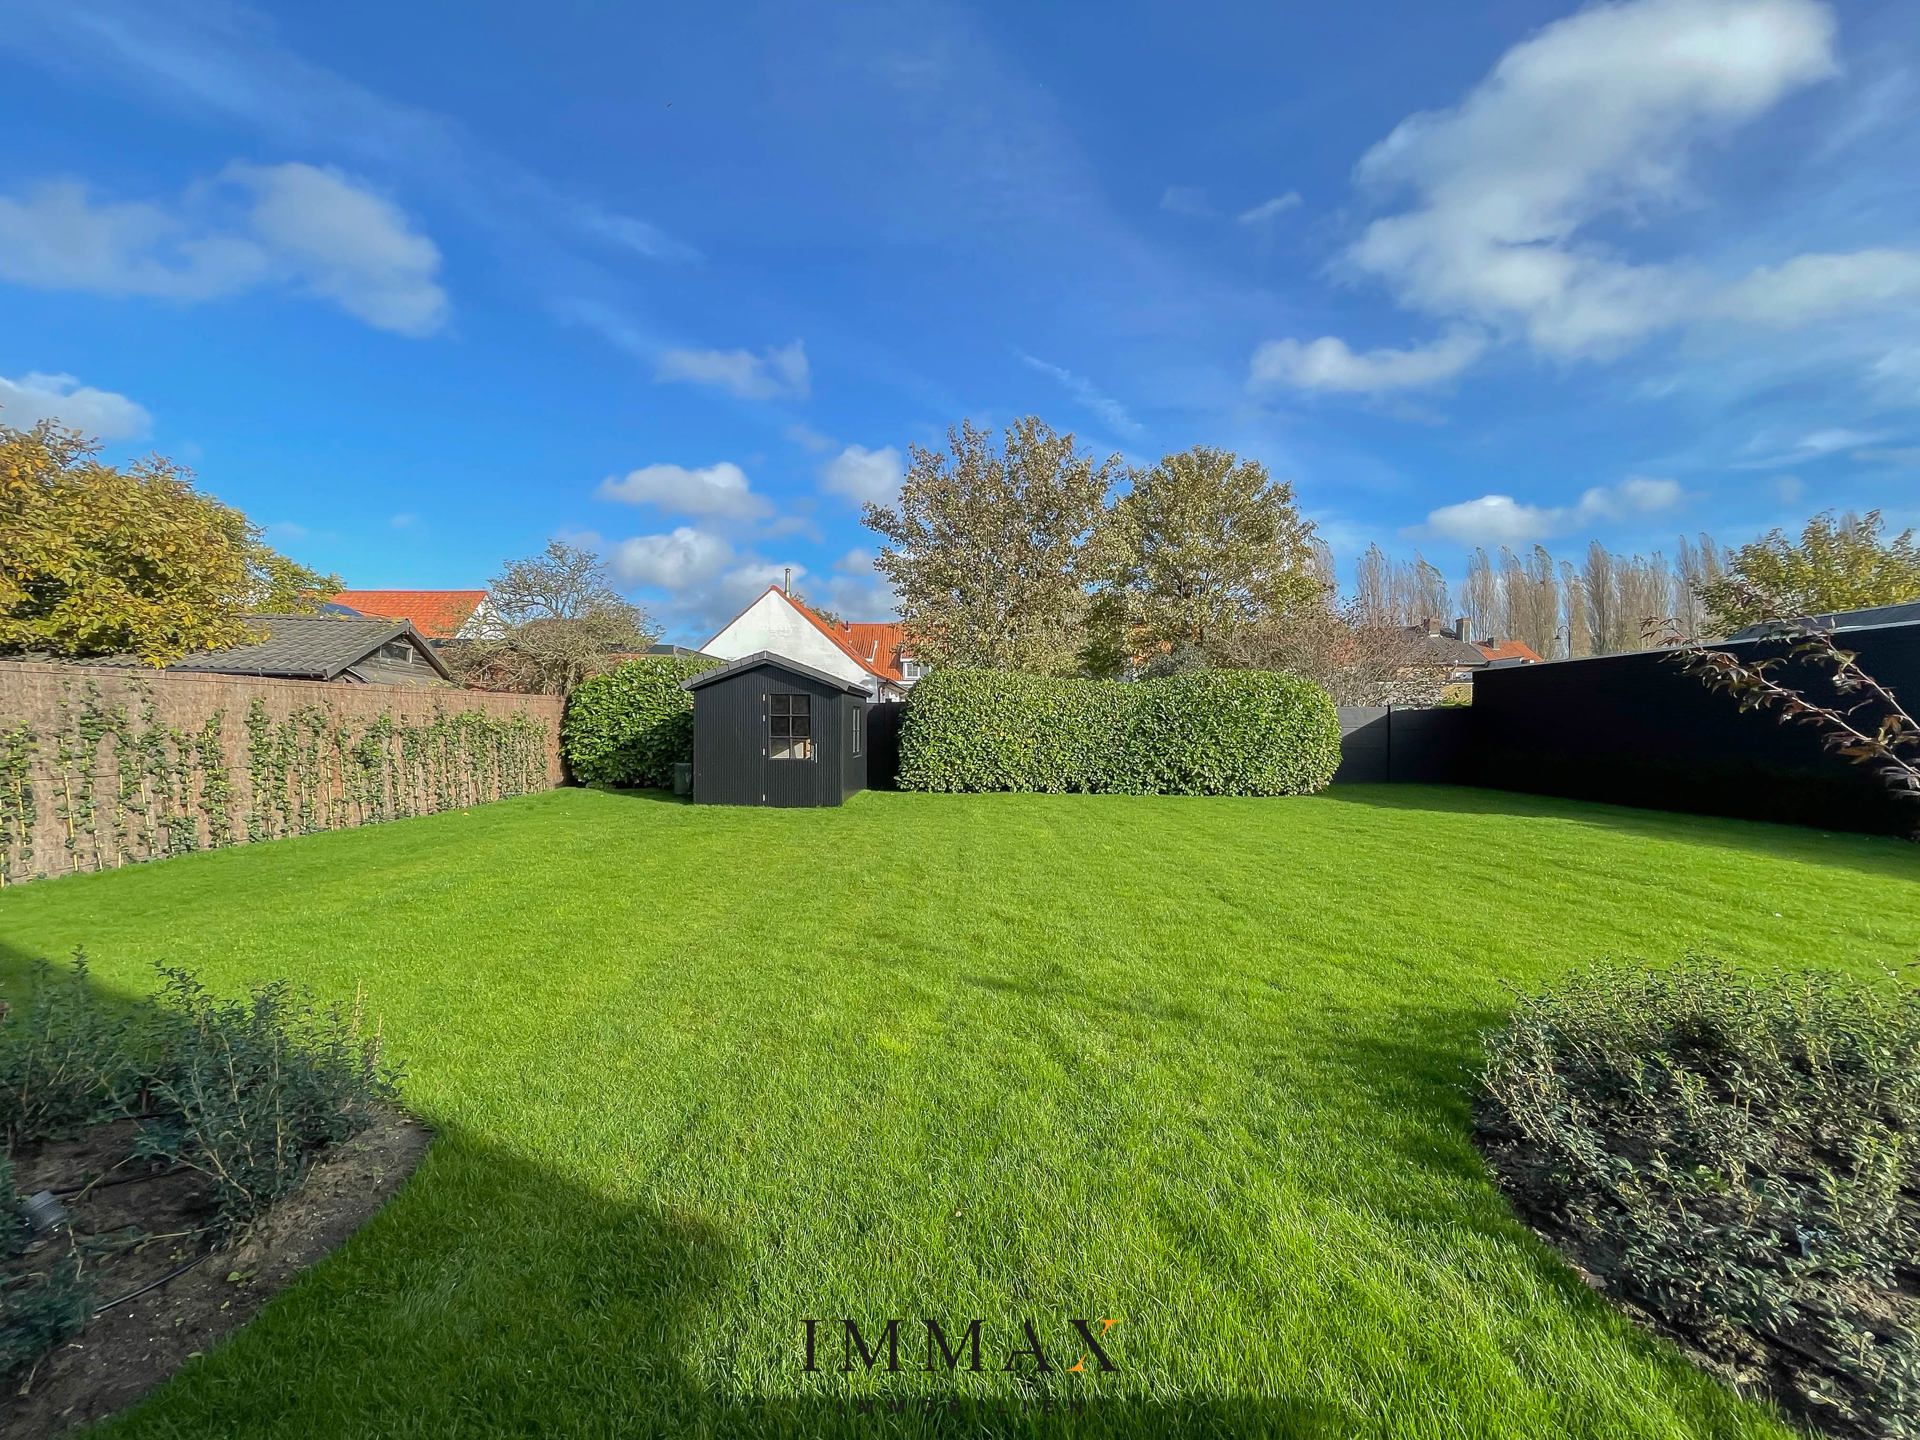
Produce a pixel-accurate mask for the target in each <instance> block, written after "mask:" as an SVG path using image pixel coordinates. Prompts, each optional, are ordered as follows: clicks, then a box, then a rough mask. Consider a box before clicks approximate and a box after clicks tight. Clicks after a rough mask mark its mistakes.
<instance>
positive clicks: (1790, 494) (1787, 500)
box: [1773, 475, 1807, 505]
mask: <svg viewBox="0 0 1920 1440" xmlns="http://www.w3.org/2000/svg"><path fill="white" fill-rule="evenodd" d="M1806 493H1807V486H1806V482H1805V481H1803V480H1802V479H1801V478H1800V477H1799V476H1798V475H1780V476H1776V477H1775V478H1774V482H1773V498H1774V499H1776V500H1778V501H1779V502H1780V503H1781V504H1782V505H1792V504H1795V503H1797V502H1798V501H1799V499H1800V497H1801V496H1802V495H1804V494H1806Z"/></svg>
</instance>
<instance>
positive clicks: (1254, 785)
mask: <svg viewBox="0 0 1920 1440" xmlns="http://www.w3.org/2000/svg"><path fill="white" fill-rule="evenodd" d="M1339 763H1340V723H1339V720H1338V718H1337V717H1336V715H1335V714H1334V708H1333V700H1332V698H1331V697H1330V696H1329V695H1328V694H1327V692H1326V691H1325V690H1322V689H1321V688H1320V687H1319V686H1318V685H1315V684H1314V683H1313V682H1312V681H1310V680H1303V679H1301V678H1300V677H1299V676H1297V675H1280V674H1274V673H1271V672H1268V671H1263V670H1200V671H1194V672H1192V673H1189V674H1184V675H1172V676H1168V677H1167V678H1165V679H1160V680H1141V681H1136V682H1131V683H1129V682H1124V681H1117V680H1054V679H1049V678H1047V677H1045V676H1040V675H1014V674H1008V673H1005V672H1002V671H995V670H935V671H934V672H933V673H932V674H930V675H928V676H926V677H925V678H924V679H922V680H920V681H919V682H918V683H917V684H916V685H915V686H914V687H913V695H912V697H911V698H910V699H909V700H908V701H907V708H906V713H905V714H904V715H903V716H902V717H901V729H900V788H901V789H903V790H1037V791H1048V792H1054V791H1068V790H1078V791H1092V792H1104V793H1117V794H1129V795H1306V794H1311V793H1312V792H1313V791H1316V790H1319V789H1322V788H1324V787H1325V785H1326V784H1327V782H1328V781H1329V780H1331V779H1332V778H1333V772H1334V769H1335V767H1336V766H1338V765H1339Z"/></svg>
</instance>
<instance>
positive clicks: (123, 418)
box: [0, 371, 153, 440]
mask: <svg viewBox="0 0 1920 1440" xmlns="http://www.w3.org/2000/svg"><path fill="white" fill-rule="evenodd" d="M42 420H55V421H58V422H59V423H60V424H62V425H65V426H66V427H67V428H68V429H71V430H78V431H80V432H81V433H82V434H85V435H91V436H92V437H93V438H94V439H96V440H137V439H139V438H140V437H141V436H142V435H145V434H146V433H147V429H148V427H149V426H150V425H152V423H153V417H152V416H151V415H149V414H148V413H147V411H146V407H145V406H142V405H137V404H135V403H134V402H133V401H131V400H129V399H128V398H127V397H126V396H124V395H121V394H118V393H116V392H115V391H112V390H96V389H94V387H93V386H91V385H82V384H81V383H80V382H79V381H78V380H77V379H75V378H74V377H73V376H71V375H43V374H40V373H39V372H37V371H36V372H31V373H29V374H26V375H22V376H21V377H20V378H19V379H18V380H9V379H7V378H6V377H5V376H4V375H0V424H4V425H11V426H12V427H13V428H14V429H16V430H26V429H30V428H31V427H32V426H34V425H36V424H38V423H39V422H40V421H42Z"/></svg>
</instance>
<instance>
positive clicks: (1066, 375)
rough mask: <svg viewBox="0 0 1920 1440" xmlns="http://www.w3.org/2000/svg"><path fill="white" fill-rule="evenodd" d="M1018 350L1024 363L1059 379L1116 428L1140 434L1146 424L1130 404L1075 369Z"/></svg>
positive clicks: (1125, 432) (1083, 402)
mask: <svg viewBox="0 0 1920 1440" xmlns="http://www.w3.org/2000/svg"><path fill="white" fill-rule="evenodd" d="M1018 353H1019V355H1020V363H1021V364H1023V365H1025V366H1027V367H1028V368H1029V369H1033V370H1038V371H1039V372H1040V373H1041V374H1042V375H1048V376H1051V377H1052V378H1053V379H1055V380H1057V381H1058V382H1059V383H1060V384H1061V385H1062V386H1064V387H1065V388H1066V390H1067V391H1068V393H1070V394H1071V395H1072V396H1073V397H1074V398H1075V399H1077V400H1078V401H1079V402H1080V403H1081V404H1082V405H1084V406H1085V407H1086V408H1087V409H1088V410H1090V411H1092V412H1093V413H1094V414H1095V415H1098V416H1099V417H1100V418H1101V419H1102V420H1104V421H1106V422H1107V424H1109V425H1111V426H1112V427H1113V428H1114V429H1115V430H1118V431H1120V432H1122V433H1123V434H1127V435H1138V434H1140V432H1141V430H1142V428H1143V427H1142V426H1141V424H1140V422H1139V421H1138V420H1135V419H1134V418H1133V416H1131V415H1129V414H1128V413H1127V407H1126V406H1124V405H1122V404H1121V403H1120V402H1119V401H1118V400H1116V399H1114V398H1113V397H1112V396H1111V395H1109V394H1107V393H1106V392H1105V391H1104V390H1102V389H1101V388H1100V387H1099V386H1098V385H1095V384H1094V383H1093V382H1092V381H1091V380H1089V379H1087V378H1086V377H1085V376H1084V375H1076V374H1074V373H1073V372H1072V371H1071V370H1068V369H1065V368H1063V367H1062V366H1059V365H1055V364H1052V363H1051V362H1049V361H1046V360H1042V359H1040V358H1039V357H1038V356H1036V355H1028V354H1026V353H1025V352H1024V351H1022V352H1018Z"/></svg>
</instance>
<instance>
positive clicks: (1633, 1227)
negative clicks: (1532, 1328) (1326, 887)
mask: <svg viewBox="0 0 1920 1440" xmlns="http://www.w3.org/2000/svg"><path fill="white" fill-rule="evenodd" d="M1478 1124H1479V1132H1480V1138H1481V1141H1482V1143H1483V1145H1484V1147H1485V1149H1486V1151H1487V1154H1488V1157H1489V1159H1490V1161H1491V1162H1492V1164H1493V1166H1494V1168H1495V1170H1496V1172H1497V1173H1498V1175H1499V1176H1500V1178H1501V1180H1502V1183H1503V1184H1504V1185H1505V1186H1506V1188H1507V1189H1508V1191H1509V1193H1510V1194H1511V1195H1512V1197H1513V1200H1514V1202H1515V1204H1516V1206H1517V1207H1518V1208H1519V1209H1520V1210H1521V1211H1522V1212H1523V1213H1524V1214H1525V1215H1526V1216H1527V1217H1528V1218H1529V1219H1530V1220H1532V1221H1533V1222H1534V1223H1535V1224H1536V1225H1537V1226H1538V1227H1539V1228H1540V1229H1541V1230H1542V1231H1543V1232H1544V1233H1545V1234H1546V1235H1547V1236H1548V1237H1549V1238H1550V1239H1553V1240H1554V1241H1555V1242H1556V1243H1558V1244H1560V1245H1561V1247H1562V1248H1563V1249H1565V1250H1566V1251H1567V1252H1568V1254H1569V1255H1570V1256H1571V1258H1573V1259H1574V1260H1575V1261H1576V1262H1577V1263H1578V1264H1579V1265H1580V1266H1581V1267H1582V1268H1583V1269H1585V1270H1586V1271H1588V1272H1589V1273H1590V1274H1592V1275H1594V1276H1595V1277H1597V1279H1598V1280H1599V1281H1600V1282H1601V1283H1602V1284H1603V1285H1604V1287H1605V1288H1606V1289H1607V1290H1608V1291H1609V1292H1611V1293H1613V1294H1614V1295H1616V1296H1617V1297H1618V1298H1620V1299H1621V1300H1622V1301H1624V1302H1626V1303H1628V1304H1630V1305H1631V1306H1634V1307H1637V1308H1638V1309H1639V1310H1641V1311H1642V1312H1644V1313H1645V1314H1647V1315H1649V1316H1650V1317H1652V1318H1653V1320H1654V1321H1656V1322H1657V1323H1658V1324H1660V1325H1661V1326H1663V1327H1664V1328H1665V1329H1667V1331H1668V1332H1669V1333H1671V1334H1672V1335H1674V1336H1675V1338H1677V1339H1679V1340H1680V1341H1681V1342H1682V1343H1683V1344H1685V1345H1687V1346H1688V1347H1690V1348H1691V1349H1692V1350H1693V1351H1694V1352H1695V1353H1696V1354H1698V1355H1700V1356H1701V1357H1703V1358H1704V1359H1705V1360H1707V1361H1708V1362H1709V1363H1710V1364H1712V1365H1713V1366H1714V1367H1715V1368H1716V1369H1719V1370H1721V1371H1722V1372H1723V1373H1725V1374H1727V1376H1728V1377H1729V1378H1731V1379H1734V1380H1735V1381H1736V1383H1749V1384H1752V1385H1753V1386H1754V1387H1755V1388H1757V1389H1759V1390H1760V1391H1761V1392H1762V1393H1765V1394H1767V1395H1769V1396H1771V1398H1773V1399H1774V1400H1776V1401H1777V1402H1778V1403H1779V1404H1781V1405H1782V1406H1783V1407H1784V1408H1786V1409H1788V1410H1789V1411H1790V1412H1792V1413H1793V1414H1795V1415H1796V1416H1797V1417H1799V1418H1800V1419H1802V1420H1804V1421H1806V1422H1808V1423H1811V1424H1815V1425H1818V1426H1821V1427H1823V1428H1825V1429H1828V1430H1831V1431H1834V1432H1835V1433H1841V1434H1850V1435H1863V1436H1875V1437H1883V1436H1884V1437H1911V1436H1920V1336H1917V1335H1916V1332H1915V1329H1914V1328H1913V1325H1914V1321H1915V1319H1916V1318H1920V1317H1916V1314H1915V1312H1914V1306H1913V1302H1912V1299H1911V1295H1912V1285H1913V1282H1914V1281H1915V1280H1916V1279H1920V1259H1917V1257H1920V1203H1917V1199H1916V1197H1917V1195H1920V1169H1917V1168H1916V1158H1920V1157H1917V1156H1916V1144H1920V1134H1917V1133H1916V1132H1917V1131H1920V993H1917V992H1916V991H1914V990H1913V989H1911V988H1909V987H1907V986H1905V985H1903V984H1900V983H1898V982H1896V981H1894V980H1892V979H1890V978H1889V979H1887V980H1885V981H1884V982H1882V983H1877V984H1876V983H1866V982H1862V981H1857V980H1852V979H1848V978H1845V977H1842V976H1839V975H1835V974H1831V973H1827V972H1811V973H1807V974H1797V975H1791V976H1782V977H1775V978H1772V979H1766V980H1759V979H1755V978H1754V977H1751V976H1748V975H1744V974H1742V973H1740V972H1738V971H1736V970H1733V969H1732V968H1730V967H1728V966H1726V965H1724V964H1720V963H1717V962H1715V961H1712V960H1709V959H1704V958H1700V957H1689V958H1688V959H1687V960H1686V961H1685V962H1684V963H1682V964H1680V965H1678V966H1676V967H1674V968H1672V969H1670V970H1652V969H1647V968H1644V967H1633V966H1618V965H1616V966H1606V967H1600V968H1596V969H1592V970H1588V971H1584V972H1581V973H1578V974H1575V975H1573V976H1571V977H1569V978H1567V979H1566V980H1564V981H1562V982H1561V983H1560V984H1558V985H1556V986H1554V987H1553V988H1551V989H1549V990H1548V991H1546V992H1545V993H1543V994H1539V995H1536V996H1533V997H1530V998H1527V999H1524V1000H1522V1002H1521V1003H1520V1005H1519V1006H1518V1008H1517V1009H1516V1011H1515V1013H1514V1015H1513V1018H1512V1021H1511V1023H1510V1024H1509V1025H1508V1026H1507V1027H1506V1028H1505V1029H1504V1030H1501V1031H1499V1032H1497V1033H1494V1034H1492V1035H1490V1036H1488V1037H1487V1041H1486V1063H1485V1068H1484V1070H1483V1072H1482V1075H1481V1090H1480V1099H1479V1108H1478ZM1756 1376H1757V1377H1758V1378H1757V1379H1755V1378H1752V1377H1756Z"/></svg>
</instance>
